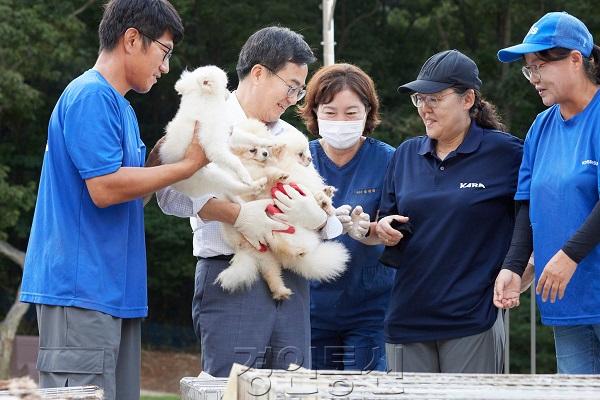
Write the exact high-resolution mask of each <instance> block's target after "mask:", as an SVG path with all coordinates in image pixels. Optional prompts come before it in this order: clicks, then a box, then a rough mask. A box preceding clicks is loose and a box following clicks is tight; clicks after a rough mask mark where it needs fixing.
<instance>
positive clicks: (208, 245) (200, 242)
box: [156, 92, 342, 257]
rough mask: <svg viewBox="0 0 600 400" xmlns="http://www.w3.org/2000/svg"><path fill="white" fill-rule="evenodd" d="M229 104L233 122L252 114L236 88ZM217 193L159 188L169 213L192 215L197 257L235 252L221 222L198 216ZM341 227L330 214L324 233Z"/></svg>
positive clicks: (276, 130) (277, 128)
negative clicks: (196, 193) (195, 193)
mask: <svg viewBox="0 0 600 400" xmlns="http://www.w3.org/2000/svg"><path fill="white" fill-rule="evenodd" d="M226 106H227V111H228V112H227V115H228V116H229V119H230V122H231V125H232V126H233V125H235V124H237V123H239V122H241V121H243V120H245V119H247V118H248V117H247V116H246V113H245V112H244V110H243V109H242V106H241V105H240V103H239V101H238V99H237V96H236V93H235V92H233V93H232V94H231V95H230V96H229V97H228V98H227V102H226ZM267 128H269V130H270V131H271V133H272V134H273V135H279V134H281V133H283V132H284V131H285V130H286V129H296V128H294V127H293V126H292V125H290V124H288V123H287V122H285V121H283V120H281V119H280V120H278V121H277V122H275V123H274V124H269V125H268V126H267ZM214 197H216V195H214V194H209V195H206V196H202V197H198V198H190V197H188V196H186V195H185V194H183V193H180V192H178V191H176V190H175V189H173V188H172V187H171V186H167V187H166V188H164V189H162V190H159V191H158V192H156V199H157V201H158V205H159V206H160V208H161V210H162V211H163V212H164V213H165V214H168V215H175V216H178V217H189V218H190V225H191V227H192V231H193V233H194V239H193V240H194V255H195V256H196V257H214V256H218V255H222V254H225V255H229V254H233V249H232V248H231V247H229V245H227V243H226V242H225V239H224V238H223V233H222V231H221V222H218V221H203V220H202V218H200V217H199V216H198V212H199V211H200V210H201V209H202V207H204V205H205V204H206V203H207V202H208V201H209V200H210V199H212V198H214ZM341 228H342V225H341V223H340V222H339V220H338V219H337V218H336V217H335V216H333V217H329V218H327V223H326V225H325V227H324V228H323V229H322V230H321V235H322V236H323V238H325V239H332V238H334V237H336V236H338V235H340V234H341V232H342V229H341Z"/></svg>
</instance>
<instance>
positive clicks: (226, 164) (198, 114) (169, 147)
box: [159, 65, 266, 197]
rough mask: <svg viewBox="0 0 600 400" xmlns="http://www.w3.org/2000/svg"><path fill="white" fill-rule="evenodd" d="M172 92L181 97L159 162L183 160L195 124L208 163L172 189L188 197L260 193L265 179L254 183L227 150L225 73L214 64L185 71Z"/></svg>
mask: <svg viewBox="0 0 600 400" xmlns="http://www.w3.org/2000/svg"><path fill="white" fill-rule="evenodd" d="M175 90H176V91H177V92H178V93H179V94H180V95H181V104H180V105H179V110H178V111H177V114H176V115H175V117H174V118H173V120H172V121H171V122H169V124H168V125H167V127H166V135H165V141H164V143H163V144H162V145H161V147H160V150H159V155H160V159H161V161H162V162H163V163H165V164H169V163H174V162H177V161H180V160H181V159H183V157H184V155H185V152H186V150H187V147H188V146H189V144H190V143H191V141H192V137H193V134H194V124H195V122H196V121H198V122H199V124H200V129H199V133H198V139H199V141H200V144H201V145H202V148H203V149H204V153H205V154H206V157H207V158H208V159H209V160H210V161H211V163H210V164H208V165H207V166H205V167H204V168H201V169H200V170H198V171H197V172H196V173H195V174H194V175H192V176H191V177H190V178H188V179H185V180H183V181H180V182H178V183H175V184H174V185H173V187H174V188H175V189H177V190H178V191H180V192H182V193H185V194H187V195H188V196H191V197H199V196H202V195H205V194H208V193H227V194H232V195H237V194H242V193H249V192H250V193H251V192H260V191H262V190H263V189H264V184H265V181H266V180H265V179H260V180H258V181H254V180H253V179H252V177H251V176H250V174H249V173H248V171H247V170H246V168H245V167H244V165H243V164H242V162H241V161H240V159H239V158H238V157H236V156H235V155H234V154H233V153H232V152H231V151H230V150H229V146H228V142H229V140H230V125H229V123H228V120H229V118H228V115H227V107H226V105H225V102H226V100H227V97H228V96H229V95H230V93H229V91H228V90H227V74H225V72H224V71H223V70H221V69H220V68H218V67H216V66H214V65H208V66H204V67H199V68H197V69H195V70H193V71H184V72H183V73H182V74H181V78H179V80H178V81H177V82H176V83H175ZM263 145H264V143H263Z"/></svg>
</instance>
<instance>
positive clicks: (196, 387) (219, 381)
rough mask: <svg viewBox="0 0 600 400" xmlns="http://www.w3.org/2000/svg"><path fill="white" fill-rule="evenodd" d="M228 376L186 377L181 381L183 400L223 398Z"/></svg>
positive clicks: (214, 399)
mask: <svg viewBox="0 0 600 400" xmlns="http://www.w3.org/2000/svg"><path fill="white" fill-rule="evenodd" d="M226 385H227V378H213V377H198V378H192V377H186V378H182V379H181V381H179V387H180V389H181V400H221V399H222V398H223V394H224V393H225V386H226Z"/></svg>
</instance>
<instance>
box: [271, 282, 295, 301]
mask: <svg viewBox="0 0 600 400" xmlns="http://www.w3.org/2000/svg"><path fill="white" fill-rule="evenodd" d="M292 294H294V292H292V291H291V290H290V289H288V288H287V287H285V286H281V287H279V288H277V289H276V290H274V291H273V293H272V296H273V299H274V300H277V301H281V300H287V299H289V298H290V296H291V295H292Z"/></svg>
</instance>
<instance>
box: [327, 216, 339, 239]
mask: <svg viewBox="0 0 600 400" xmlns="http://www.w3.org/2000/svg"><path fill="white" fill-rule="evenodd" d="M343 230H344V227H343V226H342V223H341V222H340V220H339V219H337V217H336V216H335V215H330V216H329V217H327V222H326V223H325V226H324V227H323V228H322V229H321V237H322V238H323V239H333V238H336V237H338V236H340V235H341V234H342V232H343Z"/></svg>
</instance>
